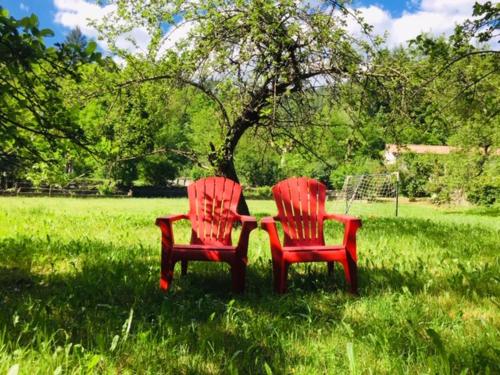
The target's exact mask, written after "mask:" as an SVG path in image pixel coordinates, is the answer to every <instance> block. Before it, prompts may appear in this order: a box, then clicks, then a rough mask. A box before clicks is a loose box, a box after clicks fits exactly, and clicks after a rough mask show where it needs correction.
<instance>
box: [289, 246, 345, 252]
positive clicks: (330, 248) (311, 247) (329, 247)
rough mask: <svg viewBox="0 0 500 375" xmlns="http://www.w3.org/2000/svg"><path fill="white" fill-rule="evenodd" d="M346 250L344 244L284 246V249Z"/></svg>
mask: <svg viewBox="0 0 500 375" xmlns="http://www.w3.org/2000/svg"><path fill="white" fill-rule="evenodd" d="M336 250H345V247H344V246H342V245H331V246H319V245H316V246H284V247H283V251H336Z"/></svg>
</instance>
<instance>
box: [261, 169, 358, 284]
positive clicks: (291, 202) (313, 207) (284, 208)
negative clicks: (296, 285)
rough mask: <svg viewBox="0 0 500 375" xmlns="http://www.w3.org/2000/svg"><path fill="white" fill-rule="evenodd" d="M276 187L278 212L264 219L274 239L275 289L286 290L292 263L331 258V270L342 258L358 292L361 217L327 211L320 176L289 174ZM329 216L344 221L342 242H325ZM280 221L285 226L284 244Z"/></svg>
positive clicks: (346, 272)
mask: <svg viewBox="0 0 500 375" xmlns="http://www.w3.org/2000/svg"><path fill="white" fill-rule="evenodd" d="M272 190H273V195H274V200H275V202H276V205H277V207H278V215H277V216H274V217H266V218H264V219H262V221H261V226H262V228H263V229H264V230H265V231H267V232H268V233H269V238H270V242H271V253H272V259H273V276H274V288H275V291H276V292H277V293H285V292H286V289H287V273H288V267H289V265H290V264H291V263H298V262H327V264H328V273H329V274H331V273H332V271H333V262H340V263H342V265H343V267H344V272H345V278H346V280H347V282H348V283H349V284H350V290H351V292H352V293H357V266H356V261H357V255H356V231H357V230H358V228H359V227H361V220H360V219H358V218H355V217H352V216H347V215H337V214H327V213H326V212H325V200H326V187H325V185H323V184H322V183H320V182H318V181H316V180H313V179H310V178H307V177H299V178H295V177H294V178H289V179H287V180H284V181H281V182H279V183H278V184H276V185H275V186H273V189H272ZM329 219H331V220H336V221H340V222H341V223H343V224H344V241H343V243H342V244H341V245H325V239H324V236H323V221H324V220H329ZM276 221H279V222H280V223H281V226H282V228H283V232H284V243H283V245H282V244H281V242H280V239H279V236H278V232H277V229H276Z"/></svg>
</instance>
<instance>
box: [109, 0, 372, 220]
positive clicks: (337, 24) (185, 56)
mask: <svg viewBox="0 0 500 375" xmlns="http://www.w3.org/2000/svg"><path fill="white" fill-rule="evenodd" d="M111 2H112V3H116V6H117V10H116V12H115V13H114V14H110V15H108V16H107V17H106V19H105V23H104V24H103V25H101V31H102V33H103V35H104V36H105V37H107V38H108V41H109V43H110V45H111V46H113V47H114V49H115V51H116V52H118V53H119V54H121V55H122V56H124V57H125V58H126V59H127V61H128V63H129V64H134V66H135V68H136V69H137V70H138V72H137V75H138V77H137V78H135V79H132V80H130V81H129V82H126V83H124V84H123V85H122V86H121V87H124V86H128V85H131V84H137V83H144V82H148V81H157V80H162V79H163V80H169V81H171V82H172V84H175V85H181V86H190V87H193V88H195V89H197V90H199V91H200V92H202V93H203V94H204V95H206V96H207V97H208V98H209V99H210V100H212V101H213V102H214V103H215V105H216V106H217V109H218V115H219V126H220V127H221V131H222V133H223V136H222V137H221V141H220V142H219V143H217V144H216V143H215V142H213V141H211V142H210V143H209V145H210V152H209V154H208V161H209V163H210V165H211V166H212V168H213V170H214V172H215V174H217V175H222V176H226V177H228V178H231V179H233V180H235V181H239V179H238V176H237V173H236V170H235V167H234V154H235V150H236V147H237V145H238V143H239V141H240V139H241V138H242V136H243V135H244V134H245V133H246V132H247V131H248V130H249V129H251V128H256V127H259V128H262V129H265V130H266V131H267V132H268V133H269V134H270V136H272V137H277V136H279V137H287V138H289V139H292V140H293V142H296V143H298V144H301V143H302V144H303V142H302V141H301V139H300V129H302V128H305V127H307V126H310V125H312V124H314V121H315V120H317V112H318V109H319V104H320V103H319V102H318V96H317V94H316V93H315V89H316V88H317V87H318V86H322V87H325V88H329V90H328V91H327V90H326V89H324V92H325V93H326V92H328V95H327V96H325V99H328V100H333V101H335V100H336V99H338V96H337V95H336V92H337V90H338V88H339V86H341V85H342V84H343V82H345V81H346V80H353V81H355V80H357V79H358V77H359V76H361V75H366V74H368V72H369V65H366V64H365V63H366V59H365V58H363V56H362V54H363V53H364V54H368V53H370V47H369V44H368V43H365V42H362V41H359V40H356V39H354V38H353V37H352V36H351V35H349V34H348V33H347V31H346V30H345V29H346V24H347V21H346V19H347V18H348V17H350V16H351V14H350V13H349V10H348V9H347V8H346V7H344V5H343V3H344V2H343V1H327V2H318V3H316V2H315V3H314V4H312V3H307V2H297V1H293V0H279V1H272V0H251V1H243V0H239V1H234V2H220V1H216V0H200V1H195V2H193V1H178V2H165V1H145V0H143V1H136V2H134V3H132V4H129V3H127V4H125V3H124V2H122V1H111ZM181 17H182V18H181ZM180 18H181V19H180ZM124 20H125V21H126V22H123V21H124ZM186 25H187V26H186ZM137 26H140V27H146V28H147V29H148V30H149V32H150V34H151V35H153V39H152V41H151V43H150V45H149V46H148V53H147V59H146V60H147V61H149V63H150V64H149V65H150V66H152V68H151V70H150V71H152V73H153V74H152V75H149V76H145V75H144V71H140V70H139V69H138V67H139V66H140V64H139V63H138V60H139V59H140V58H138V57H136V56H132V55H130V54H127V53H126V52H124V51H121V50H119V49H118V47H117V43H116V40H117V37H118V36H119V35H122V34H123V33H124V32H128V31H130V30H132V28H134V27H137ZM365 26H366V25H365ZM186 27H188V28H189V33H188V37H187V38H186V39H185V40H183V41H181V42H179V43H177V44H176V46H175V48H171V49H168V50H167V51H166V52H165V53H164V54H162V53H161V51H162V48H163V45H162V40H164V39H165V38H168V32H167V34H166V33H165V31H164V30H166V29H169V30H172V29H173V30H175V29H177V28H186ZM362 65H363V69H362ZM142 66H144V64H143V65H142ZM315 113H316V115H315ZM304 146H305V145H304ZM309 148H310V149H311V150H312V151H314V148H312V147H309ZM239 209H240V211H241V212H243V213H247V212H248V207H247V206H246V203H245V201H244V199H242V201H241V202H240V206H239Z"/></svg>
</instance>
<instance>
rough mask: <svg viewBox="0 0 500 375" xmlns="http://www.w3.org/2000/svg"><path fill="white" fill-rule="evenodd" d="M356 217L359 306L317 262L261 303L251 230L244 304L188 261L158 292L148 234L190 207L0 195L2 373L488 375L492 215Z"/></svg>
mask: <svg viewBox="0 0 500 375" xmlns="http://www.w3.org/2000/svg"><path fill="white" fill-rule="evenodd" d="M249 204H250V208H251V211H252V213H253V214H254V215H256V216H258V217H262V216H264V215H267V214H273V213H274V212H275V208H274V204H273V203H272V202H270V201H251V202H249ZM330 209H332V208H331V207H330ZM354 209H355V212H356V211H357V212H358V213H359V214H360V215H361V216H362V218H363V220H364V226H363V228H362V229H361V230H360V232H359V237H358V238H359V268H360V271H359V273H360V275H359V277H360V297H357V298H356V297H352V296H350V295H349V294H348V293H346V292H345V284H344V281H343V275H342V272H341V269H340V266H336V269H335V274H334V276H333V277H328V276H327V274H326V265H324V264H300V265H294V266H292V268H291V272H290V275H289V289H290V292H289V293H288V294H286V295H284V296H277V295H274V294H273V293H272V288H271V266H270V252H269V245H268V239H267V237H266V233H265V232H263V231H261V230H260V229H259V230H256V231H254V232H253V233H252V235H251V239H250V249H249V257H250V263H249V268H248V277H247V285H248V292H247V293H246V294H245V295H244V296H235V295H232V294H231V292H230V275H229V272H228V267H227V266H226V265H223V264H215V263H213V264H212V263H201V262H197V263H192V265H190V269H189V273H188V275H187V276H186V277H182V278H181V277H180V275H179V270H176V274H175V278H174V284H173V286H172V289H171V291H170V292H168V293H167V294H166V295H164V294H162V293H161V292H160V291H159V289H158V278H159V244H160V241H159V230H158V228H156V227H155V226H154V225H153V223H154V219H155V217H156V216H159V215H163V214H166V213H180V212H186V211H187V200H183V199H71V198H0V373H2V374H3V373H6V372H7V371H8V369H9V368H11V367H12V366H14V365H16V364H18V365H19V373H20V374H36V373H40V374H49V373H88V372H90V373H95V372H97V373H116V372H119V373H153V374H154V373H172V374H182V373H192V374H215V373H221V372H223V373H237V372H239V373H262V374H269V373H271V372H272V373H276V374H279V373H297V374H325V373H330V374H336V373H351V374H358V373H363V374H364V373H366V374H370V373H374V374H380V373H387V374H393V373H406V374H416V373H419V374H420V373H424V374H425V373H428V374H436V373H468V374H473V373H492V374H493V373H497V374H498V373H500V367H499V363H500V334H499V328H500V314H499V311H500V309H499V305H500V298H499V296H500V278H499V275H500V265H499V257H498V255H499V253H500V220H499V217H498V216H499V210H498V208H493V209H469V210H466V209H457V208H448V209H437V208H433V207H430V206H425V205H403V206H402V207H401V217H399V218H395V217H393V207H392V206H391V205H388V204H369V205H361V206H357V207H354ZM339 210H340V206H339V207H336V208H335V209H334V211H337V212H339ZM175 234H176V239H177V240H178V241H182V240H187V239H188V236H189V226H188V223H186V222H180V223H179V224H178V225H177V224H176V227H175ZM236 235H237V233H236ZM326 236H327V238H328V241H330V242H332V241H336V240H338V239H339V238H340V237H341V228H340V227H339V226H337V225H334V224H332V223H329V224H328V225H327V228H326Z"/></svg>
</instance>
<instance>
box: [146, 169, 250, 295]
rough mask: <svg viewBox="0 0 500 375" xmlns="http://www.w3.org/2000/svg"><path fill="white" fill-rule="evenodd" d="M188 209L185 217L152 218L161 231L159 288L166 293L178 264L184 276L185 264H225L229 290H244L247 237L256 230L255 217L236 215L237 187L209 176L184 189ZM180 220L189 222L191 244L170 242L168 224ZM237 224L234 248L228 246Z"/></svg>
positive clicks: (172, 239) (171, 237)
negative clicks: (230, 285) (229, 273)
mask: <svg viewBox="0 0 500 375" xmlns="http://www.w3.org/2000/svg"><path fill="white" fill-rule="evenodd" d="M187 190H188V197H189V206H190V210H189V213H188V214H185V215H169V216H165V217H159V218H157V219H156V225H158V226H159V227H160V229H161V234H162V237H161V279H160V288H162V289H163V290H165V291H166V290H168V288H169V287H170V284H171V283H172V278H173V274H174V267H175V264H176V263H177V262H178V261H181V273H182V275H185V274H186V273H187V268H188V261H191V260H204V261H212V262H226V263H229V264H230V265H231V275H232V286H233V291H234V292H237V293H241V292H243V291H244V289H245V271H246V265H247V250H248V237H249V235H250V232H251V231H252V230H253V229H255V228H256V227H257V222H256V220H255V218H253V217H251V216H243V215H239V214H238V213H237V212H236V207H237V205H238V200H239V199H240V195H241V186H240V185H238V184H237V183H235V182H234V181H231V180H229V179H227V178H224V177H209V178H204V179H201V180H198V181H196V182H194V183H192V184H191V185H189V186H188V189H187ZM180 219H187V220H190V221H191V229H192V230H191V243H190V244H185V245H182V244H177V243H175V241H174V232H173V226H172V223H173V222H174V221H177V220H180ZM235 221H239V222H241V223H242V224H243V225H242V229H241V235H240V238H239V241H238V244H237V245H236V246H233V245H232V243H231V229H232V227H233V223H234V222H235Z"/></svg>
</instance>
